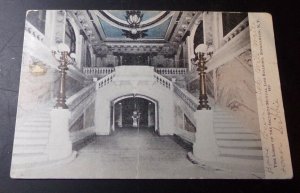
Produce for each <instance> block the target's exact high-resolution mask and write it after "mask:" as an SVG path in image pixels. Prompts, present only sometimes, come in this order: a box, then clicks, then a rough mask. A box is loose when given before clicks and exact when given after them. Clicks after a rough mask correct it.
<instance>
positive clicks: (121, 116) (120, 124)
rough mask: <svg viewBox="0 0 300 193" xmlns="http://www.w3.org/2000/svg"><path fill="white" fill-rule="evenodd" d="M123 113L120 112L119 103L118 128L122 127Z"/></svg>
mask: <svg viewBox="0 0 300 193" xmlns="http://www.w3.org/2000/svg"><path fill="white" fill-rule="evenodd" d="M122 114H123V112H122V103H119V120H118V127H123V115H122Z"/></svg>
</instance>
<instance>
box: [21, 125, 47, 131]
mask: <svg viewBox="0 0 300 193" xmlns="http://www.w3.org/2000/svg"><path fill="white" fill-rule="evenodd" d="M49 130H50V127H41V126H21V127H16V132H18V131H34V132H35V131H37V132H38V131H49Z"/></svg>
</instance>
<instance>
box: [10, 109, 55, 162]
mask: <svg viewBox="0 0 300 193" xmlns="http://www.w3.org/2000/svg"><path fill="white" fill-rule="evenodd" d="M51 108H52V106H51V105H47V106H43V108H38V110H36V111H35V112H33V113H31V114H30V116H27V118H26V119H24V120H22V121H19V122H17V124H16V129H15V138H14V146H13V156H12V164H13V165H14V166H18V165H23V164H35V163H38V162H43V161H47V159H48V156H47V154H46V148H47V143H48V135H49V130H50V124H51V123H50V122H51V120H50V112H51Z"/></svg>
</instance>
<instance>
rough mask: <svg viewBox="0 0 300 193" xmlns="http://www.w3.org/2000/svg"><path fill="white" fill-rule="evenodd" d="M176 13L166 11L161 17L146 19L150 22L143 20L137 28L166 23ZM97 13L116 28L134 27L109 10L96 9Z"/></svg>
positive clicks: (139, 29) (143, 28)
mask: <svg viewBox="0 0 300 193" xmlns="http://www.w3.org/2000/svg"><path fill="white" fill-rule="evenodd" d="M174 13H175V12H174V11H165V12H164V13H163V14H160V17H158V18H157V19H155V20H154V19H152V18H150V19H148V20H146V21H148V23H146V21H144V22H141V25H140V26H139V28H137V30H138V31H143V30H147V29H151V28H153V27H156V26H158V25H160V24H162V23H164V22H165V21H166V20H168V19H169V18H170V17H172V16H173V15H174ZM95 14H96V15H97V16H98V17H100V18H101V19H102V20H103V21H105V22H107V23H108V24H110V25H112V26H114V27H116V28H119V29H123V30H127V31H130V30H131V29H132V28H131V27H130V25H129V24H128V23H127V22H126V21H125V20H120V19H118V18H116V17H115V16H113V17H111V16H112V14H110V13H109V12H108V11H101V10H99V11H95ZM116 19H117V20H116Z"/></svg>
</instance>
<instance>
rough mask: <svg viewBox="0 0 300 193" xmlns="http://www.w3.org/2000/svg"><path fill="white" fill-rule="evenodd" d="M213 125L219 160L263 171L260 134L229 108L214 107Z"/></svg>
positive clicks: (255, 170)
mask: <svg viewBox="0 0 300 193" xmlns="http://www.w3.org/2000/svg"><path fill="white" fill-rule="evenodd" d="M213 110H214V117H213V127H214V132H215V137H216V144H217V147H218V152H219V161H220V162H222V163H224V164H225V165H226V164H227V165H228V164H230V165H240V166H242V167H247V168H248V169H249V170H252V171H254V172H263V153H262V145H261V140H260V135H259V133H258V132H255V130H253V129H250V128H245V126H243V124H242V123H241V122H240V121H239V120H238V119H237V118H236V117H235V116H234V115H232V112H230V111H229V110H225V109H223V108H220V107H218V106H215V107H214V109H213Z"/></svg>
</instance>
